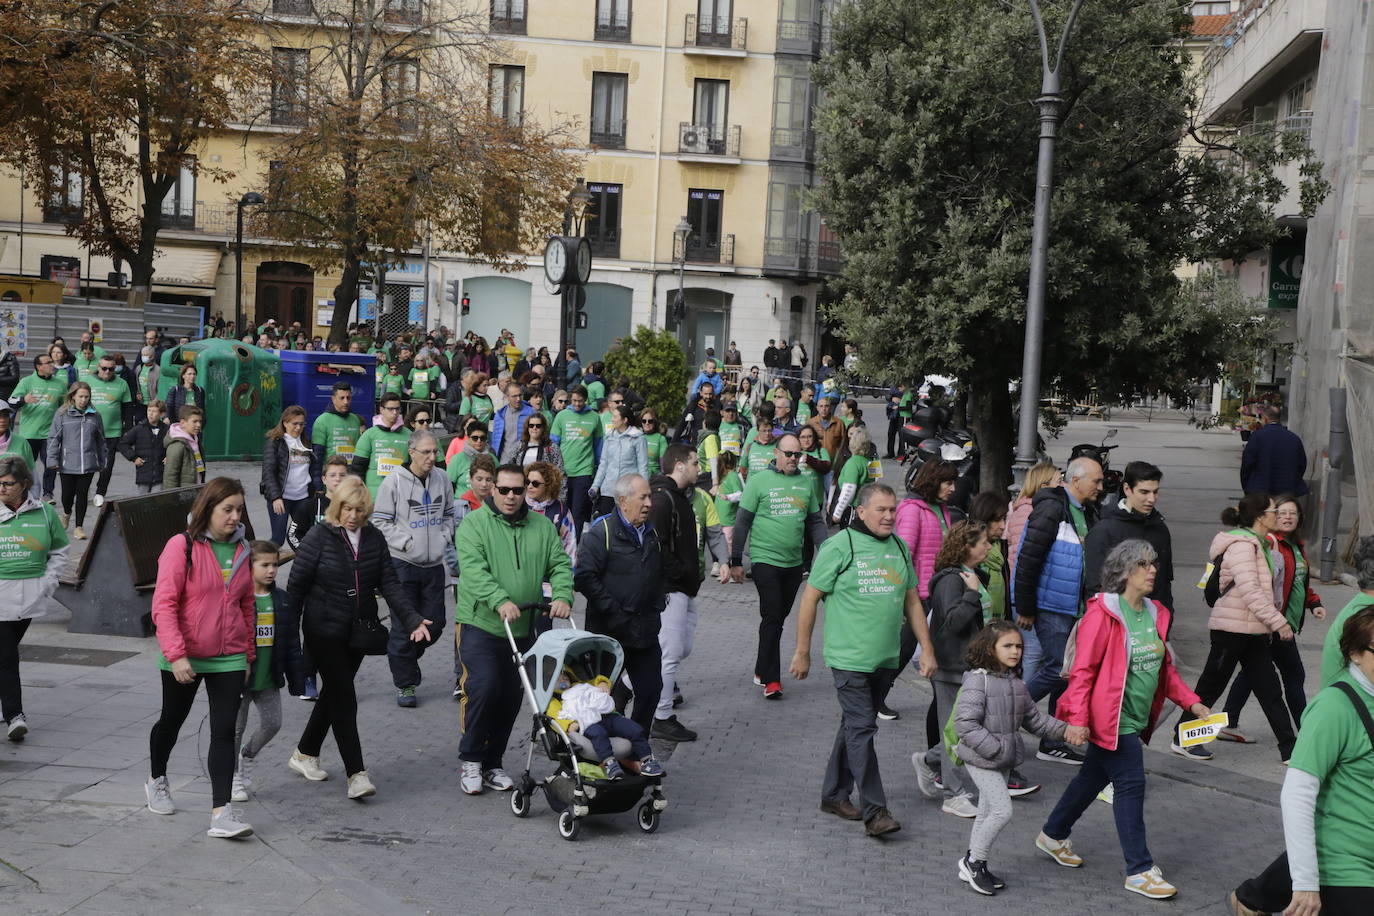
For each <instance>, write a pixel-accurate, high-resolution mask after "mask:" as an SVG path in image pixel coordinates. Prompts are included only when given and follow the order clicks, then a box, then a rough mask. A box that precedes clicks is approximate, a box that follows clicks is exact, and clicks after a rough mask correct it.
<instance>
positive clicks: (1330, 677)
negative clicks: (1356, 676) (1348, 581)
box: [1321, 593, 1374, 687]
mask: <svg viewBox="0 0 1374 916" xmlns="http://www.w3.org/2000/svg"><path fill="white" fill-rule="evenodd" d="M1371 604H1374V598H1371V597H1370V596H1369V595H1365V594H1363V593H1362V594H1359V595H1356V596H1355V597H1354V598H1351V599H1350V603H1349V604H1347V605H1346V606H1345V607H1343V608H1341V611H1340V613H1339V614H1337V615H1336V619H1335V620H1332V621H1331V626H1329V627H1328V628H1327V630H1326V639H1325V641H1323V642H1322V669H1321V685H1322V686H1323V687H1330V686H1331V685H1332V684H1334V683H1335V682H1336V678H1338V677H1340V676H1341V674H1342V673H1344V671H1345V659H1343V658H1342V657H1341V631H1342V630H1344V629H1345V622H1346V621H1347V620H1349V619H1350V618H1351V617H1354V616H1355V615H1356V614H1358V613H1359V612H1360V611H1361V610H1363V609H1364V608H1367V607H1369V606H1370V605H1371Z"/></svg>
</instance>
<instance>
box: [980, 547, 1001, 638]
mask: <svg viewBox="0 0 1374 916" xmlns="http://www.w3.org/2000/svg"><path fill="white" fill-rule="evenodd" d="M978 568H979V569H981V570H982V571H983V572H985V573H987V575H988V585H987V592H988V595H989V597H990V598H991V599H992V605H991V607H987V608H985V609H984V611H985V613H984V614H983V622H984V623H987V622H988V621H989V620H990V619H992V618H993V617H997V618H999V619H1002V618H1005V617H1006V616H1007V558H1006V557H1004V556H1003V555H1002V550H1001V548H999V547H998V546H997V545H996V544H994V545H993V546H992V549H991V550H989V551H988V558H987V559H986V560H984V561H983V562H982V563H979V564H978Z"/></svg>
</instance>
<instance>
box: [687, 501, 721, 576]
mask: <svg viewBox="0 0 1374 916" xmlns="http://www.w3.org/2000/svg"><path fill="white" fill-rule="evenodd" d="M692 514H693V515H695V516H696V520H697V564H698V573H699V574H700V576H701V577H702V578H703V579H705V578H706V529H707V528H719V527H720V513H719V512H717V511H716V501H715V500H714V499H712V498H711V494H709V493H707V492H706V491H705V490H702V489H700V488H699V487H693V488H692Z"/></svg>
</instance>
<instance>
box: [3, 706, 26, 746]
mask: <svg viewBox="0 0 1374 916" xmlns="http://www.w3.org/2000/svg"><path fill="white" fill-rule="evenodd" d="M28 733H29V720H28V719H25V718H24V714H23V713H22V712H21V713H16V714H15V716H14V718H13V719H10V722H9V727H8V728H7V729H6V736H7V737H8V738H9V739H10V740H11V741H23V740H24V736H25V735H27V734H28Z"/></svg>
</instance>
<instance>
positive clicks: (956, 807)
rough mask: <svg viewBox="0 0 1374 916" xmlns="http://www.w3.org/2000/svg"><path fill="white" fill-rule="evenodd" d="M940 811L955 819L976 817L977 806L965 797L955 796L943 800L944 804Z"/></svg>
mask: <svg viewBox="0 0 1374 916" xmlns="http://www.w3.org/2000/svg"><path fill="white" fill-rule="evenodd" d="M940 810H941V811H943V812H944V813H946V814H952V815H954V816H955V817H977V816H978V806H977V805H975V804H974V803H973V799H971V798H969V797H968V796H967V795H955V796H952V797H951V798H947V799H945V803H944V804H943V805H941V806H940Z"/></svg>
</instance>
